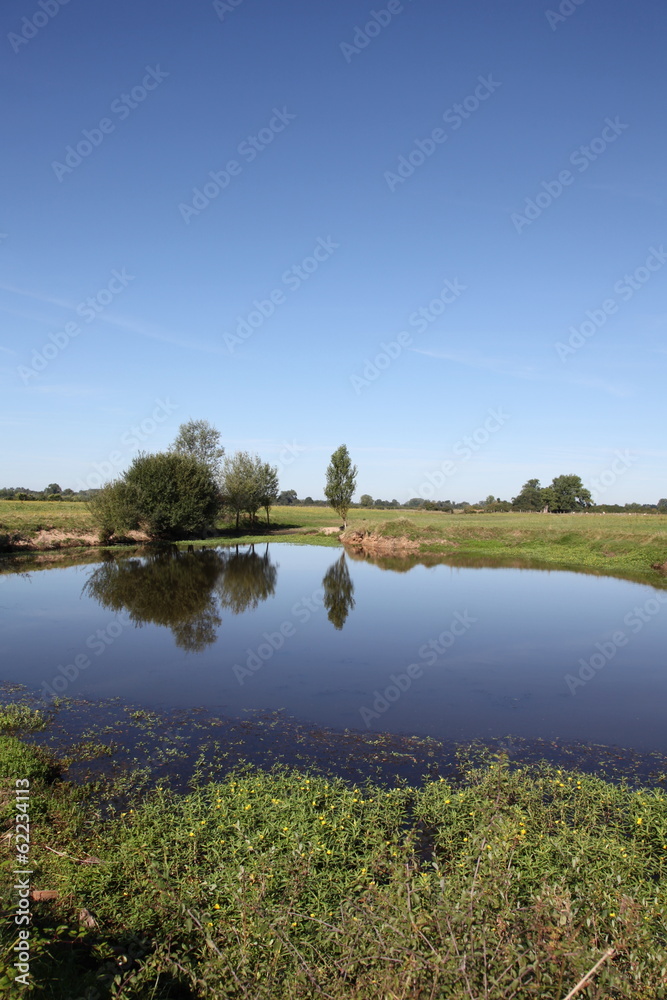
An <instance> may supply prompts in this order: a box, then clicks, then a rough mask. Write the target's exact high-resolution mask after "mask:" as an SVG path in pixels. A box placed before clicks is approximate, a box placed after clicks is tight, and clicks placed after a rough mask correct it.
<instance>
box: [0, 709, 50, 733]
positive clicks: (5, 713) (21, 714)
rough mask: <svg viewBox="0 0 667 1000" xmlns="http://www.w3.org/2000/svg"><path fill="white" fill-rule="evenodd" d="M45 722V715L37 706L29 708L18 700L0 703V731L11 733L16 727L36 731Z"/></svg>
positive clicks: (46, 720)
mask: <svg viewBox="0 0 667 1000" xmlns="http://www.w3.org/2000/svg"><path fill="white" fill-rule="evenodd" d="M47 722H48V719H47V717H46V716H45V715H43V714H42V712H40V710H39V709H38V708H31V707H30V706H29V705H24V704H22V703H20V702H9V703H8V704H6V705H0V732H3V733H11V732H14V731H15V730H17V729H20V730H22V731H23V732H36V731H39V730H40V729H44V727H45V726H46V724H47Z"/></svg>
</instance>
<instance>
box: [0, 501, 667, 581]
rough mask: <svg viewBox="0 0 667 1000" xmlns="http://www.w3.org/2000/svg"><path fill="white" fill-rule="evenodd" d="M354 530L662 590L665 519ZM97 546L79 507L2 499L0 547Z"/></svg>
mask: <svg viewBox="0 0 667 1000" xmlns="http://www.w3.org/2000/svg"><path fill="white" fill-rule="evenodd" d="M334 527H340V520H339V518H338V517H337V515H336V514H335V513H334V512H333V511H332V510H331V509H330V508H328V507H298V506H290V507H274V508H273V509H272V511H271V523H270V525H269V526H268V527H267V525H266V524H265V523H264V522H263V521H262V520H261V519H260V520H258V521H257V522H256V523H255V524H254V525H252V526H248V525H247V524H246V525H245V526H244V527H243V528H242V529H241V531H240V532H238V533H237V532H236V531H235V530H234V528H233V527H232V526H231V525H229V524H226V523H224V522H220V523H219V524H218V525H217V532H216V535H215V537H210V538H207V539H203V540H201V542H202V543H203V544H206V545H230V544H234V545H236V544H248V543H251V542H255V543H257V542H265V541H267V540H271V541H272V542H279V541H289V542H291V543H293V544H294V543H301V544H317V545H331V546H336V545H338V544H339V536H338V535H337V534H332V535H326V534H323V533H321V532H322V529H324V528H334ZM355 535H356V536H357V537H356V539H355V537H354V536H355ZM359 535H362V536H371V540H372V537H373V536H374V537H376V538H377V537H380V538H383V539H395V540H396V539H407V540H408V541H410V542H413V543H415V545H414V546H413V548H414V549H415V550H417V551H419V552H420V553H421V554H423V555H425V556H426V555H430V556H436V555H440V556H443V557H446V558H447V560H448V561H451V562H459V563H461V564H466V565H470V564H471V563H472V562H473V561H474V560H479V561H481V562H483V561H484V560H486V561H492V562H495V563H496V564H500V565H517V566H519V565H523V566H526V567H528V566H532V567H545V568H549V567H553V568H554V569H565V570H583V571H587V572H593V573H600V574H606V575H610V576H620V577H624V578H626V579H632V580H637V581H641V582H646V583H652V584H653V585H654V586H659V587H660V586H667V576H666V575H665V570H666V569H667V516H665V515H658V514H595V513H586V514H546V515H545V514H527V513H514V512H512V513H497V514H463V513H460V514H444V513H440V512H426V511H424V512H422V511H413V510H367V509H360V508H353V509H352V510H351V511H350V513H349V517H348V532H347V533H346V534H345V535H343V540H344V541H347V542H354V541H358V540H359V538H358V536H359ZM95 544H97V542H96V536H95V531H94V526H93V523H92V519H91V515H90V513H89V512H88V510H87V507H86V505H85V504H82V503H73V502H67V501H64V502H59V503H55V502H47V501H44V502H40V501H32V502H28V501H26V502H24V503H22V502H20V501H14V500H2V501H0V551H3V550H4V551H12V550H14V551H21V550H32V551H41V550H52V549H68V548H69V549H71V548H75V547H77V546H83V545H87V546H89V545H95ZM179 544H181V545H187V544H190V543H188V542H181V543H179ZM198 544H199V543H198Z"/></svg>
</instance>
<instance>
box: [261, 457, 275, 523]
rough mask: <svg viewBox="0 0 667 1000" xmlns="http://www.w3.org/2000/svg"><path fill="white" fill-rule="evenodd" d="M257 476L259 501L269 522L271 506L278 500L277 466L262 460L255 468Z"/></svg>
mask: <svg viewBox="0 0 667 1000" xmlns="http://www.w3.org/2000/svg"><path fill="white" fill-rule="evenodd" d="M257 475H258V478H259V494H260V495H259V502H260V505H261V506H262V507H263V508H264V510H265V511H266V523H267V524H269V523H270V521H269V514H270V512H271V508H272V507H273V506H274V504H275V503H277V500H278V466H277V465H269V463H268V462H262V463H261V465H260V466H259V468H258V470H257Z"/></svg>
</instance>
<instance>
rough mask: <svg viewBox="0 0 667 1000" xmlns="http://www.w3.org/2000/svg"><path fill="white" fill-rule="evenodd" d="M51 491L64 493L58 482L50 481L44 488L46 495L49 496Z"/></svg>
mask: <svg viewBox="0 0 667 1000" xmlns="http://www.w3.org/2000/svg"><path fill="white" fill-rule="evenodd" d="M49 493H62V490H61V489H60V487H59V486H58V483H49V485H48V486H47V487H46V489H45V490H44V495H45V496H48V495H49Z"/></svg>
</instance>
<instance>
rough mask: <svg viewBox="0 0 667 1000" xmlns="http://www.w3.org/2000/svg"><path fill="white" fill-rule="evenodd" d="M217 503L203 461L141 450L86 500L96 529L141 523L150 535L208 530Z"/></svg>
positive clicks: (160, 536)
mask: <svg viewBox="0 0 667 1000" xmlns="http://www.w3.org/2000/svg"><path fill="white" fill-rule="evenodd" d="M219 506H220V499H219V493H218V487H217V483H216V482H215V479H214V478H213V473H212V472H211V469H210V467H209V466H208V465H206V464H204V463H203V462H200V461H198V460H197V459H196V458H193V457H192V456H191V455H184V454H179V453H177V452H158V453H157V454H155V455H147V454H145V453H140V454H139V455H137V456H136V458H135V459H134V460H133V462H132V464H131V465H130V467H129V469H128V470H127V471H126V472H125V473H124V474H123V476H122V477H121V478H120V479H119V480H117V481H116V482H114V483H110V484H107V485H106V486H105V487H104V488H103V489H102V490H100V492H99V493H98V494H97V495H96V496H95V497H94V499H93V500H92V501H91V503H90V510H91V513H92V514H93V518H94V519H95V521H96V523H97V524H98V527H99V529H100V533H101V535H102V534H104V535H106V536H107V537H106V539H105V540H108V539H109V537H110V536H111V534H117V533H118V532H119V531H127V530H132V529H137V528H139V529H141V530H142V531H145V532H146V534H148V535H149V536H150V538H152V539H176V538H183V537H187V536H196V535H198V534H201V533H203V532H205V531H206V530H208V529H209V528H210V527H211V525H212V523H213V521H214V518H215V515H216V514H217V512H218V510H219Z"/></svg>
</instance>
